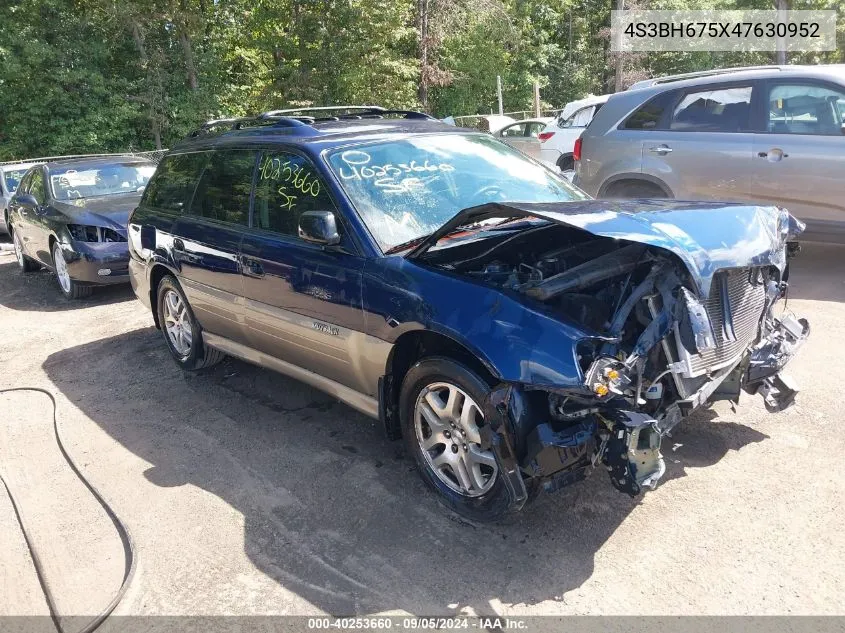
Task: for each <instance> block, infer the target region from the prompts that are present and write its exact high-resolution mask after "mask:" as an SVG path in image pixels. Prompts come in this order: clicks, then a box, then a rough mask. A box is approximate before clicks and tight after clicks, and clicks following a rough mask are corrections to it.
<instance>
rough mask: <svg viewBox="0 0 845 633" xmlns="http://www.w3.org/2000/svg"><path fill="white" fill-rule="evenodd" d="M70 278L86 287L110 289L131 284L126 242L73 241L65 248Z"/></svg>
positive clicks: (63, 248)
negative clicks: (107, 287) (114, 286)
mask: <svg viewBox="0 0 845 633" xmlns="http://www.w3.org/2000/svg"><path fill="white" fill-rule="evenodd" d="M62 250H63V253H64V256H65V261H66V262H67V270H68V273H69V274H70V278H71V279H73V280H74V281H77V282H79V283H83V284H91V285H98V286H108V285H112V284H123V283H127V282H128V281H129V270H128V265H129V249H128V247H127V245H126V243H125V242H114V243H106V244H103V243H96V244H95V243H88V242H76V241H75V242H73V244H72V246H71V247H68V246H63V247H62Z"/></svg>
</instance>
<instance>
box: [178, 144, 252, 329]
mask: <svg viewBox="0 0 845 633" xmlns="http://www.w3.org/2000/svg"><path fill="white" fill-rule="evenodd" d="M256 156H257V152H256V151H254V150H240V149H232V150H216V151H213V152H206V153H205V154H204V155H203V157H202V158H203V160H204V167H203V169H202V175H201V176H200V178H199V181H198V182H197V185H196V189H195V191H194V194H193V199H192V200H191V202H190V205H189V207H188V209H187V212H186V213H184V214H183V215H181V216H180V217H179V218H178V219H177V220H176V222H175V223H174V225H173V242H172V252H173V258H174V260H175V263H176V265H177V267H178V269H179V280H180V282H181V283H182V287H183V289H184V290H185V294H186V295H187V297H188V301H189V302H190V304H191V307H192V308H193V310H194V314H195V315H196V317H197V319H198V320H199V322H200V325H202V327H203V329H205V330H207V331H209V332H211V333H213V334H217V335H219V336H223V337H225V338H228V339H231V340H234V341H239V342H244V341H245V340H246V336H245V331H244V327H243V297H242V291H243V282H242V279H241V274H240V273H241V271H240V264H239V262H238V249H239V247H240V243H241V239H242V237H243V233H244V231H245V230H246V228H247V226H248V225H249V207H250V197H251V195H250V194H251V190H252V182H253V177H254V174H255V166H256V162H255V161H256Z"/></svg>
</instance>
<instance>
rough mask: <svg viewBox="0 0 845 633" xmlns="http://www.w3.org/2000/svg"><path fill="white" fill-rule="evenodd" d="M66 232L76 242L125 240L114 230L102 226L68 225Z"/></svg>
mask: <svg viewBox="0 0 845 633" xmlns="http://www.w3.org/2000/svg"><path fill="white" fill-rule="evenodd" d="M67 228H68V231H70V234H71V235H72V236H73V239H75V240H76V241H77V242H125V241H126V238H125V237H123V236H122V235H121V234H120V233H118V232H117V231H115V230H114V229H110V228H106V227H103V226H85V225H83V224H68V225H67Z"/></svg>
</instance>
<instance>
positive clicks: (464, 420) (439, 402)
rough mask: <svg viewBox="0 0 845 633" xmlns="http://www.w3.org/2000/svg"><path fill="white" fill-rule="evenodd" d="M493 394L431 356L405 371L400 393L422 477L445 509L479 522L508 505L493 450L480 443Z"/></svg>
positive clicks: (403, 416) (409, 443)
mask: <svg viewBox="0 0 845 633" xmlns="http://www.w3.org/2000/svg"><path fill="white" fill-rule="evenodd" d="M489 392H490V386H489V385H488V384H487V383H486V382H484V380H482V379H481V378H480V377H479V376H477V375H476V374H475V373H473V372H472V371H471V370H469V369H468V368H467V367H465V366H463V365H460V364H458V363H456V362H454V361H452V360H449V359H447V358H427V359H424V360H421V361H419V362H418V363H417V364H415V365H414V366H413V367H411V369H410V370H409V371H408V373H407V374H406V375H405V379H404V381H403V382H402V391H401V393H400V396H399V418H400V422H401V424H402V436H403V438H404V440H405V444H406V447H407V449H408V452H409V453H410V454H411V455H413V457H414V461H415V462H416V465H417V469H418V470H419V472H420V476H421V477H422V479H423V481H424V482H425V483H426V484H427V485H428V486H429V487H430V488H431V489H432V490H433V491H434V492H435V493H437V498H438V500H439V501H440V502H441V503H443V504H444V505H445V506H446V507H448V508H449V509H451V510H453V511H454V512H456V513H457V514H459V515H461V516H463V517H466V518H467V519H470V520H472V521H477V522H490V521H497V520H499V519H501V518H503V517H504V516H505V515H506V514H507V512H508V507H509V503H510V496H509V494H508V491H507V489H506V488H505V485H504V482H503V481H502V477H501V474H500V472H499V469H498V466H497V465H496V462H495V458H494V457H493V454H492V452H490V451H483V450H481V447H480V444H479V439H480V438H479V434H478V428H479V427H480V426H483V425H484V421H483V414H482V413H481V410H480V407H481V405H482V404H483V402H484V399H485V398H486V397H487V395H488V393H489ZM432 403H433V404H432Z"/></svg>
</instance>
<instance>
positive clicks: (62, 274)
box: [53, 244, 71, 294]
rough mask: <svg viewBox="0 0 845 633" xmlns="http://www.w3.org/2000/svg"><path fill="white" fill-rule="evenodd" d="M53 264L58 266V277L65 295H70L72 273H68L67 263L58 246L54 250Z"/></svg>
mask: <svg viewBox="0 0 845 633" xmlns="http://www.w3.org/2000/svg"><path fill="white" fill-rule="evenodd" d="M53 263H54V264H55V266H56V277H58V278H59V285H60V286H61V287H62V290H64V291H65V294H70V285H71V282H70V273H68V271H67V263H66V262H65V258H64V255H62V249H61V247H60V246H59V245H58V244H56V246H55V247H54V248H53Z"/></svg>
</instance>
